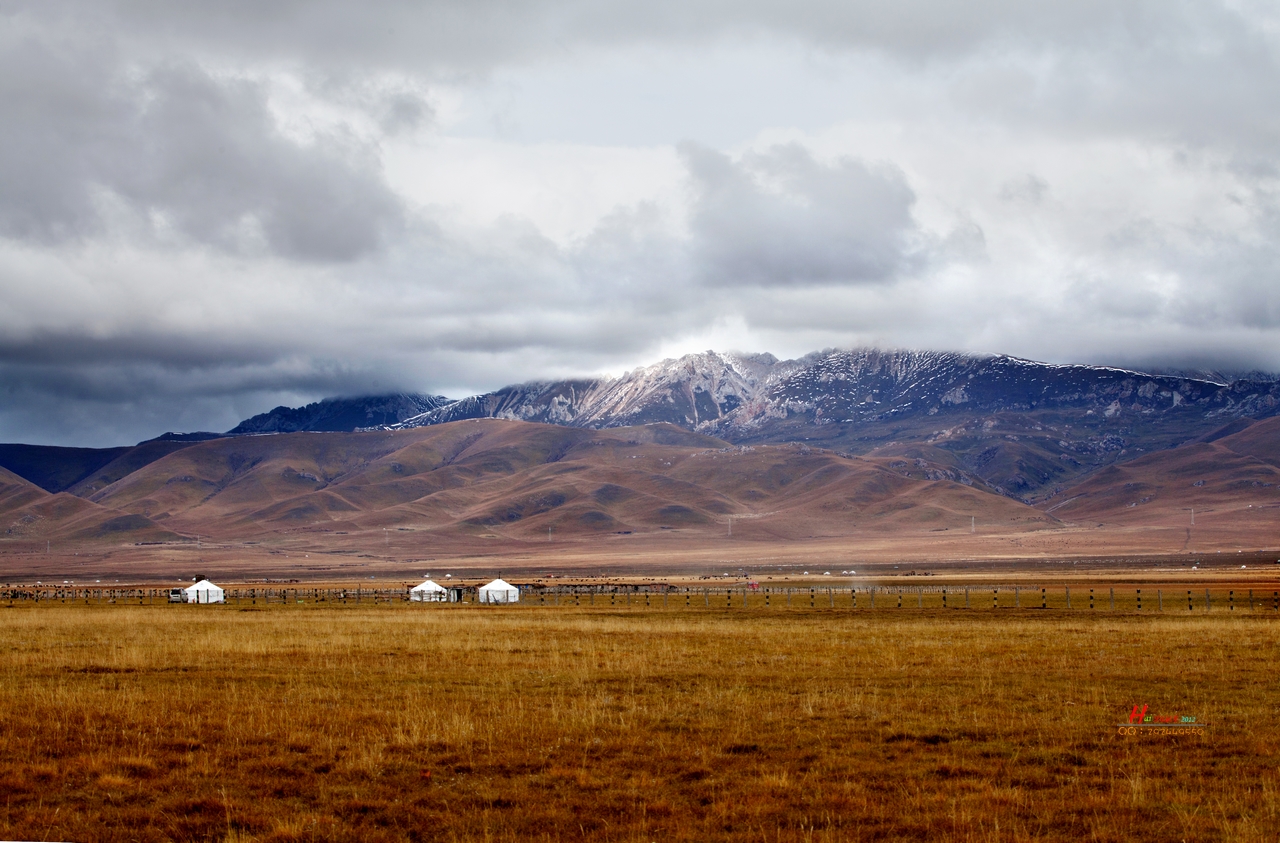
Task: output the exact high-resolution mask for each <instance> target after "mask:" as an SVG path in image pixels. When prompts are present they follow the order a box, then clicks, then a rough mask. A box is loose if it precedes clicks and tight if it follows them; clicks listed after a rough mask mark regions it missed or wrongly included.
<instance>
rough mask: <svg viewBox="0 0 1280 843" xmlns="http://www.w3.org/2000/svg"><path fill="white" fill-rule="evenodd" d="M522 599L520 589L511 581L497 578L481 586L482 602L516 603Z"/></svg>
mask: <svg viewBox="0 0 1280 843" xmlns="http://www.w3.org/2000/svg"><path fill="white" fill-rule="evenodd" d="M519 600H520V589H518V588H516V587H515V586H514V585H512V584H511V583H509V582H507V581H505V580H501V579H497V580H494V581H493V582H491V583H489V584H487V585H482V586H480V602H481V603H516V602H518V601H519Z"/></svg>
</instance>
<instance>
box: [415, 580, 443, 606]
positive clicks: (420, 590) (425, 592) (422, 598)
mask: <svg viewBox="0 0 1280 843" xmlns="http://www.w3.org/2000/svg"><path fill="white" fill-rule="evenodd" d="M448 598H449V592H448V591H446V590H445V589H444V588H443V587H442V586H439V585H436V584H435V583H433V582H432V581H431V580H427V581H426V582H424V583H423V584H422V585H415V586H414V587H413V588H411V589H409V599H410V600H412V601H413V602H415V603H442V602H444V601H445V600H447V599H448Z"/></svg>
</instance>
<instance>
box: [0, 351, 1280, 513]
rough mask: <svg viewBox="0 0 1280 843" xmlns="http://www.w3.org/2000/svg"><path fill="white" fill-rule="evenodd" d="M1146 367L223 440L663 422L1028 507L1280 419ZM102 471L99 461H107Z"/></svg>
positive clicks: (61, 458) (277, 421) (99, 453)
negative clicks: (1237, 423)
mask: <svg viewBox="0 0 1280 843" xmlns="http://www.w3.org/2000/svg"><path fill="white" fill-rule="evenodd" d="M1225 381H1226V379H1225V378H1223V377H1221V376H1220V375H1219V374H1218V373H1203V374H1200V375H1198V376H1187V375H1174V374H1146V373H1142V372H1135V371H1129V370H1124V369H1116V368H1111V367H1103V366H1087V365H1055V364H1047V363H1037V362H1033V361H1029V360H1022V359H1019V358H1016V357H1009V356H1005V355H974V354H960V353H950V352H930V351H903V350H896V351H894V350H891V351H882V350H878V349H855V350H829V351H823V352H815V353H813V354H810V355H807V356H805V357H802V358H799V359H796V360H778V359H777V358H776V357H774V356H773V355H770V354H734V353H718V352H714V351H707V352H703V353H699V354H690V355H686V356H684V357H681V358H679V359H675V360H664V361H662V362H661V363H657V364H655V365H652V366H647V367H643V368H639V369H636V370H634V371H631V372H627V373H626V374H623V375H621V376H618V377H595V378H579V379H570V380H562V381H550V382H533V383H525V384H518V385H514V386H508V387H504V388H502V389H499V390H496V391H494V392H490V393H485V394H482V395H475V396H470V397H467V398H463V399H461V400H449V399H447V398H445V397H444V396H439V395H422V394H412V393H396V394H391V395H379V396H371V397H361V398H330V399H326V400H324V401H319V402H316V403H313V404H309V405H307V406H305V407H299V408H289V407H277V408H275V409H274V410H271V411H270V412H267V413H262V414H260V415H257V416H254V417H252V418H249V419H246V420H244V421H243V422H241V423H240V424H239V425H237V426H236V427H235V428H233V429H232V430H231V431H229V432H228V433H227V434H225V435H227V436H241V435H247V434H264V433H277V434H278V433H293V432H304V431H311V432H319V431H323V432H339V431H347V432H352V431H357V430H374V429H384V430H407V429H413V428H418V427H425V426H431V425H438V424H446V423H449V422H454V421H461V420H467V419H479V418H492V419H506V420H513V421H529V422H541V423H546V424H555V425H561V426H567V427H576V428H587V429H596V430H604V429H610V428H617V427H630V426H635V425H643V424H655V423H668V424H672V425H676V426H678V427H681V428H684V429H686V430H690V431H693V432H697V433H703V434H706V435H709V436H714V437H716V438H717V439H720V440H723V441H725V442H728V443H730V444H781V443H788V442H803V443H806V444H810V445H814V446H821V447H824V448H828V449H832V450H835V451H838V452H842V453H849V454H871V453H876V454H881V455H886V456H903V457H909V458H916V459H926V460H928V461H929V462H930V463H932V464H936V465H940V466H943V467H945V470H947V471H949V472H951V473H952V474H953V475H954V476H955V477H956V478H958V479H961V480H962V481H963V482H966V483H978V484H980V485H982V486H984V487H986V488H988V489H989V490H991V491H995V492H997V493H999V494H1003V495H1007V496H1011V497H1014V498H1017V499H1019V500H1022V501H1024V502H1037V501H1042V500H1046V499H1048V498H1052V497H1053V496H1055V495H1057V494H1060V493H1061V492H1062V491H1063V489H1064V488H1065V487H1066V486H1067V485H1070V484H1072V483H1074V482H1077V481H1079V480H1080V479H1081V478H1083V477H1084V476H1087V475H1089V474H1091V473H1093V472H1095V471H1098V470H1099V469H1101V468H1102V467H1104V466H1107V465H1111V464H1113V463H1116V462H1121V461H1124V460H1127V459H1132V458H1134V457H1137V456H1141V455H1142V454H1146V453H1152V452H1155V451H1161V450H1165V449H1168V448H1171V447H1174V446H1176V445H1179V444H1182V443H1186V442H1190V441H1193V440H1195V439H1197V438H1198V437H1201V436H1204V435H1206V434H1208V433H1210V432H1211V431H1213V430H1215V429H1217V428H1219V427H1221V426H1222V425H1223V424H1225V423H1227V422H1230V421H1232V420H1234V419H1262V418H1268V417H1270V416H1273V415H1275V414H1277V413H1278V412H1280V383H1278V382H1277V381H1276V379H1275V378H1274V377H1271V376H1267V375H1263V374H1261V373H1253V374H1251V375H1250V376H1249V377H1247V378H1239V379H1236V380H1233V381H1231V382H1225ZM215 435H217V434H166V435H165V436H164V437H160V438H159V439H157V440H152V441H150V442H146V443H142V444H141V445H138V446H135V447H134V448H115V449H77V448H53V447H47V446H30V445H0V467H4V468H7V469H9V470H10V471H12V472H14V473H15V474H17V475H19V476H21V477H23V478H25V479H28V480H30V481H31V482H33V483H35V484H36V485H38V486H40V487H41V488H43V489H45V490H47V491H50V492H61V491H67V490H72V489H73V488H76V489H79V490H81V491H87V492H93V491H96V490H97V489H99V488H102V486H103V485H105V484H107V483H109V482H114V480H116V479H119V477H121V476H123V474H122V473H121V472H123V471H126V470H131V467H132V468H137V467H140V466H141V465H145V464H146V462H148V461H149V460H151V459H156V458H159V457H161V456H164V455H165V454H167V453H169V452H171V451H173V450H178V449H180V448H183V447H187V446H189V445H190V444H191V442H192V441H193V440H199V439H203V438H210V437H213V436H215ZM109 465H110V466H111V468H108V466H109Z"/></svg>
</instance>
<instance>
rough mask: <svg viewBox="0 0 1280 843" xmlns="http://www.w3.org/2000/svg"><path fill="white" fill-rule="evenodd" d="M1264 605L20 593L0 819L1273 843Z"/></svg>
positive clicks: (1270, 642) (68, 829) (298, 835)
mask: <svg viewBox="0 0 1280 843" xmlns="http://www.w3.org/2000/svg"><path fill="white" fill-rule="evenodd" d="M1277 623H1280V620H1278V619H1277V617H1276V613H1274V612H1271V611H1268V610H1261V609H1260V610H1259V611H1257V612H1254V613H1249V612H1244V611H1240V612H1234V613H1228V612H1226V611H1215V612H1212V613H1203V612H1191V613H1185V614H1177V613H1174V612H1171V611H1166V612H1165V613H1164V614H1162V615H1157V614H1152V613H1146V614H1141V615H1140V614H1137V613H1135V612H1116V613H1111V612H1104V611H1097V612H1091V613H1090V612H1082V611H1077V612H1073V613H1067V612H1065V611H1053V610H1051V611H1047V612H1045V611H1039V610H1031V609H1023V610H1020V611H1019V610H1016V609H1009V610H1000V611H996V610H991V609H990V608H975V609H974V610H972V611H957V610H947V611H943V610H941V609H937V608H935V609H928V608H926V609H924V610H915V611H907V610H905V609H904V610H897V609H895V608H884V609H880V608H878V609H876V610H874V611H873V610H868V609H865V608H860V609H858V610H852V609H850V608H848V607H843V608H837V609H835V610H832V609H830V608H825V607H822V606H821V605H820V604H819V608H817V609H810V608H809V607H808V605H807V604H806V605H803V606H793V607H792V608H791V609H784V608H779V607H777V606H776V605H775V606H774V607H772V608H771V609H769V610H765V609H764V608H763V607H754V608H749V609H734V610H725V609H724V608H723V607H713V608H710V609H708V608H704V607H697V606H695V607H694V608H692V609H685V608H684V607H683V606H682V605H680V606H676V605H672V606H671V607H669V608H668V609H665V610H663V609H658V608H654V609H651V610H643V609H642V608H640V607H639V606H632V607H630V608H625V607H621V606H619V607H616V608H607V607H604V606H600V605H597V606H595V607H587V606H583V607H571V606H567V605H561V606H556V607H553V606H546V607H538V606H522V607H504V608H501V609H485V608H481V607H475V606H412V607H411V606H406V605H403V604H399V605H390V606H387V605H382V606H376V607H375V606H369V605H367V604H365V605H362V606H360V607H354V606H348V607H345V608H342V607H335V606H314V605H309V604H303V605H297V604H294V605H288V606H279V605H273V606H270V607H266V608H265V609H264V608H263V607H261V606H243V605H242V606H234V605H228V606H207V607H185V606H184V607H169V606H154V607H152V606H122V605H114V606H110V605H96V604H94V605H89V606H84V605H61V604H58V603H53V604H48V603H45V604H41V605H40V606H31V605H21V606H17V607H15V608H6V609H3V610H2V611H0V635H2V636H3V637H2V638H0V642H2V646H0V676H2V677H3V682H2V683H0V724H2V726H3V728H0V837H3V838H4V839H53V840H122V841H123V840H168V839H178V840H280V841H284V840H405V839H408V840H544V839H545V840H558V839H591V840H617V841H632V840H634V841H640V840H766V841H774V840H779V841H828V840H830V841H835V840H876V839H886V840H888V839H920V840H926V839H927V840H944V841H950V840H954V841H962V840H964V841H967V840H1145V841H1164V840H1168V841H1179V840H1199V841H1203V840H1274V839H1275V834H1276V829H1277V827H1280V773H1278V772H1277V770H1280V749H1278V747H1280V694H1278V693H1277V690H1276V685H1275V675H1276V674H1275V665H1276V664H1278V663H1280V652H1278V647H1277V630H1278V629H1280V627H1278V626H1277ZM1135 703H1138V704H1146V705H1148V706H1149V707H1150V711H1152V712H1155V713H1158V714H1165V715H1175V714H1176V715H1190V716H1195V717H1197V718H1198V720H1199V721H1200V722H1203V723H1207V727H1206V728H1205V729H1204V731H1203V732H1198V733H1194V734H1186V735H1184V736H1181V737H1166V736H1159V735H1141V736H1136V737H1125V736H1121V735H1119V734H1117V729H1116V724H1117V723H1119V722H1121V721H1123V720H1125V719H1126V717H1127V715H1128V713H1129V711H1130V709H1131V707H1132V706H1133V705H1134V704H1135Z"/></svg>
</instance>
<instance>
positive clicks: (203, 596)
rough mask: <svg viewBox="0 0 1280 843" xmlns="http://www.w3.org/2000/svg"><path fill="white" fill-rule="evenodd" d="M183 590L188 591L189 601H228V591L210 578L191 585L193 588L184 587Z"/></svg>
mask: <svg viewBox="0 0 1280 843" xmlns="http://www.w3.org/2000/svg"><path fill="white" fill-rule="evenodd" d="M183 591H185V592H186V593H187V602H188V603H225V602H226V592H224V591H223V590H222V589H221V588H219V587H218V586H216V585H214V584H213V583H211V582H209V581H208V580H200V582H198V583H196V584H195V585H193V586H191V588H184V589H183Z"/></svg>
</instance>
